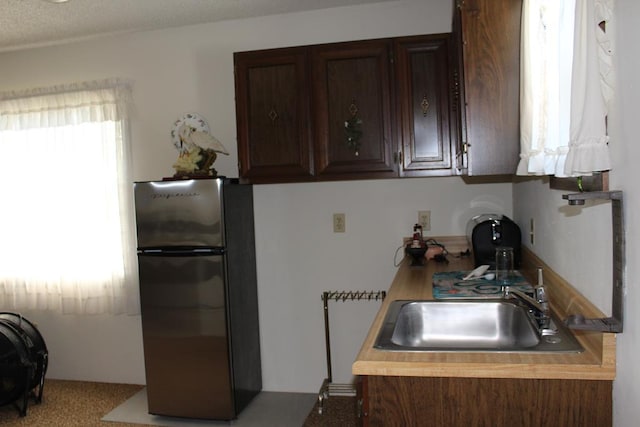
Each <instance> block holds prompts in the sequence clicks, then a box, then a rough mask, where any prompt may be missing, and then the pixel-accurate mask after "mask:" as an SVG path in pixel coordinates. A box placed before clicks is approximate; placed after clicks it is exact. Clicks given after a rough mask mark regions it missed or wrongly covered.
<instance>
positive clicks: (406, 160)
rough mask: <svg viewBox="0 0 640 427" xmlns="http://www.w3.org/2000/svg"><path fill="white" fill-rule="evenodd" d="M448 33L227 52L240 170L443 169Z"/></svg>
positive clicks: (329, 175)
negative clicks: (231, 72)
mask: <svg viewBox="0 0 640 427" xmlns="http://www.w3.org/2000/svg"><path fill="white" fill-rule="evenodd" d="M451 58H452V54H451V35H450V34H439V35H430V36H412V37H401V38H395V39H378V40H364V41H357V42H344V43H331V44H323V45H314V46H305V47H297V48H284V49H272V50H265V51H253V52H240V53H235V54H234V62H235V73H236V76H235V77H236V114H237V126H238V157H239V160H240V165H239V169H240V177H241V179H242V180H243V181H244V182H253V183H272V182H295V181H312V180H313V181H322V180H343V179H369V178H394V177H402V176H407V177H412V176H432V175H451V174H453V173H455V169H453V168H452V157H453V156H452V152H453V151H452V150H453V148H452V144H453V145H455V142H452V141H453V139H454V138H455V136H456V135H457V131H454V130H452V129H457V121H456V118H457V116H458V115H457V113H455V111H454V110H453V108H454V107H455V106H456V104H455V102H453V98H452V96H453V95H452V94H453V93H454V91H453V82H454V79H453V78H452V76H451V74H452V71H453V69H454V67H453V66H452V64H451Z"/></svg>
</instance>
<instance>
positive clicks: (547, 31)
mask: <svg viewBox="0 0 640 427" xmlns="http://www.w3.org/2000/svg"><path fill="white" fill-rule="evenodd" d="M612 9H613V0H524V4H523V11H524V12H523V21H522V37H521V43H522V46H521V90H520V94H521V100H520V103H521V105H520V127H521V128H520V145H521V152H520V158H521V159H520V163H519V165H518V170H517V172H516V173H517V174H518V175H555V176H557V177H569V176H582V175H591V174H592V173H593V172H596V171H604V170H608V169H610V167H611V164H610V157H609V151H608V142H609V137H608V136H607V131H606V115H607V112H608V106H609V103H610V100H611V96H612V94H613V87H614V83H613V75H614V73H613V70H612V59H611V56H612V54H613V47H612V43H611V40H610V38H609V36H608V34H611V33H612V30H611V26H610V24H609V23H610V20H611V17H612ZM602 21H604V22H606V23H607V26H606V29H607V31H606V32H605V31H603V30H602V29H601V28H600V26H599V24H600V22H602Z"/></svg>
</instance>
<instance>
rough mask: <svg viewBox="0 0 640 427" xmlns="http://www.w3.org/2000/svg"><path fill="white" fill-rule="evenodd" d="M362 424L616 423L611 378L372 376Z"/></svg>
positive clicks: (547, 426) (535, 426)
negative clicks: (597, 379)
mask: <svg viewBox="0 0 640 427" xmlns="http://www.w3.org/2000/svg"><path fill="white" fill-rule="evenodd" d="M363 387H366V388H367V390H366V394H367V395H368V397H369V402H368V410H367V413H366V416H365V417H364V419H363V420H364V425H369V426H420V425H434V426H442V427H448V426H478V427H480V426H486V427H512V426H519V427H557V426H563V427H572V426H575V427H582V426H610V425H611V423H612V401H611V393H612V382H611V381H589V380H584V381H583V380H532V379H528V380H524V379H496V378H419V377H384V376H372V377H368V378H367V380H366V381H364V382H363Z"/></svg>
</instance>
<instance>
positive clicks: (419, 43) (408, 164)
mask: <svg viewBox="0 0 640 427" xmlns="http://www.w3.org/2000/svg"><path fill="white" fill-rule="evenodd" d="M450 45H451V37H450V34H435V35H428V36H415V37H402V38H398V39H395V40H394V52H395V70H396V85H395V86H396V93H397V96H396V117H397V123H398V141H399V143H400V152H399V153H398V156H399V159H400V161H401V165H400V166H401V167H400V174H401V175H402V176H429V175H449V174H451V165H452V160H451V159H452V151H453V150H454V148H455V141H454V138H455V137H456V136H457V121H456V117H457V115H456V113H455V109H454V108H455V107H454V102H453V95H454V94H453V91H454V90H455V86H454V82H453V79H452V78H451V69H452V68H453V67H452V58H451V56H452V55H451V49H450Z"/></svg>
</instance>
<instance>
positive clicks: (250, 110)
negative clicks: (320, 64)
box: [234, 48, 313, 183]
mask: <svg viewBox="0 0 640 427" xmlns="http://www.w3.org/2000/svg"><path fill="white" fill-rule="evenodd" d="M234 63H235V74H236V81H235V85H236V121H237V132H238V154H239V156H238V157H239V162H240V164H239V169H240V176H241V177H242V179H243V180H245V181H250V182H256V183H258V182H271V180H272V177H274V176H277V177H278V179H279V180H280V181H308V180H310V179H311V178H312V177H313V158H312V141H311V134H310V127H309V123H310V113H309V96H310V95H309V87H308V84H307V79H308V58H307V51H306V49H302V48H288V49H273V50H265V51H258V52H241V53H235V54H234Z"/></svg>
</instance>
